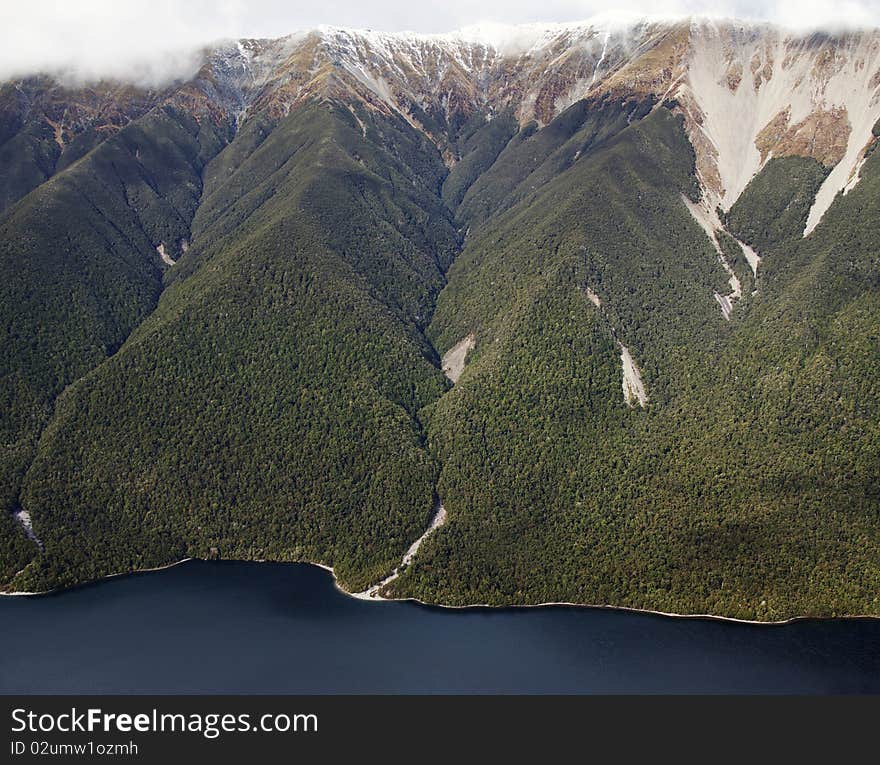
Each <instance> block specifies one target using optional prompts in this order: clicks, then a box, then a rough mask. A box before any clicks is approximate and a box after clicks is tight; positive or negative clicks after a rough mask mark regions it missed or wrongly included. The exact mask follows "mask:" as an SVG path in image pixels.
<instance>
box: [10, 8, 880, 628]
mask: <svg viewBox="0 0 880 765" xmlns="http://www.w3.org/2000/svg"><path fill="white" fill-rule="evenodd" d="M606 31H607V32H608V34H606V33H605V32H606ZM479 34H481V35H482V34H486V35H488V32H479ZM473 36H475V37H476V36H478V34H477V33H476V32H475V33H473ZM535 38H537V39H538V43H539V44H537V45H536V44H535V42H534V41H535ZM525 42H527V43H530V45H529V47H526V49H525V51H522V50H518V51H517V52H516V53H513V54H509V55H508V54H505V55H500V54H498V51H497V50H495V48H490V47H487V45H485V44H483V43H482V42H479V41H478V42H477V43H474V42H472V41H471V42H465V41H462V40H451V41H450V40H449V39H448V37H447V36H444V37H443V38H442V39H441V40H439V41H438V40H436V39H433V38H432V39H424V38H423V37H418V36H417V37H415V38H413V37H410V38H406V39H403V38H402V37H400V36H397V37H393V38H390V37H388V36H383V35H381V34H379V33H376V34H373V33H369V34H367V33H360V32H355V31H351V30H345V29H340V28H327V29H326V30H325V32H322V33H320V34H318V33H304V34H301V35H295V36H292V37H289V38H283V39H281V40H275V41H260V40H243V41H237V42H230V43H228V44H226V45H224V46H220V47H217V48H214V49H212V50H211V51H209V52H208V53H207V55H206V59H205V61H204V62H203V65H202V67H201V68H200V70H199V72H198V73H197V74H196V76H194V77H193V78H191V79H190V80H187V81H185V82H182V83H179V84H177V85H175V86H173V87H169V88H167V89H165V90H162V91H155V92H152V91H151V92H150V93H149V94H144V93H141V92H140V91H137V90H135V91H134V93H133V94H132V93H131V92H127V93H126V94H123V96H124V97H120V98H119V99H118V101H117V100H115V99H116V97H115V96H114V93H115V92H116V91H114V89H113V88H112V87H110V86H109V85H105V86H102V88H98V89H95V88H92V91H91V92H87V91H82V92H79V91H70V92H68V91H62V90H59V88H60V86H59V85H58V84H57V83H54V82H53V81H50V80H40V81H37V80H34V81H28V83H25V85H27V87H29V88H31V92H32V93H34V94H35V96H34V97H32V98H31V99H30V104H31V107H30V111H28V110H27V109H23V108H22V102H21V99H20V98H19V94H20V92H21V91H19V90H17V89H16V83H13V84H6V85H4V86H3V88H4V90H2V91H0V94H3V95H4V99H0V105H2V107H0V108H3V109H5V111H4V112H3V114H4V115H6V117H5V118H4V119H5V121H3V122H2V123H0V124H3V125H7V126H10V128H9V129H8V130H7V132H6V133H5V134H4V136H6V140H5V141H4V142H3V145H2V146H0V151H2V150H3V149H4V148H6V147H10V152H9V156H11V157H13V158H14V159H15V162H16V163H18V164H15V163H11V164H10V165H8V166H6V167H5V168H4V172H2V173H0V178H2V180H3V182H4V183H7V188H8V189H9V190H10V192H9V200H10V201H9V203H8V207H7V209H6V210H5V211H4V212H2V213H0V265H2V268H3V278H2V279H0V285H2V290H3V292H4V294H3V301H2V305H3V310H4V313H3V316H2V319H3V321H2V325H3V326H4V327H5V329H6V338H5V342H4V344H3V353H4V355H3V356H2V362H3V366H2V368H0V372H2V374H0V382H2V387H0V396H2V398H0V400H2V401H3V403H4V404H5V406H4V417H3V420H2V425H3V431H2V433H3V439H2V442H0V456H2V461H0V468H2V471H3V472H2V490H3V494H2V496H3V502H4V506H5V507H6V509H7V510H9V511H10V512H8V513H3V514H2V516H3V517H2V521H0V544H2V549H3V550H4V551H5V556H4V558H3V559H2V560H0V564H2V566H0V576H2V586H3V587H5V588H10V587H14V588H17V589H47V588H50V587H53V586H58V585H59V584H60V585H66V584H73V583H76V582H78V581H83V580H87V579H90V578H94V577H96V576H101V575H104V574H107V573H115V572H118V571H120V570H125V569H127V568H128V569H133V568H144V567H154V566H159V565H163V564H164V563H167V562H169V561H171V560H175V559H178V558H180V557H185V556H195V557H206V558H210V557H238V558H259V559H273V560H309V561H317V562H321V563H323V564H327V565H332V566H333V567H334V569H335V570H336V572H337V574H338V575H339V577H340V580H341V581H342V582H343V584H344V585H345V586H347V587H350V588H353V589H362V588H364V587H367V586H369V585H371V584H372V583H374V582H377V581H381V580H382V579H383V578H384V577H385V576H386V575H387V574H388V572H389V571H391V570H392V569H393V568H394V567H396V566H398V565H399V561H400V560H401V556H402V555H404V553H405V551H406V550H407V548H408V547H409V546H410V545H411V544H412V541H413V540H414V539H416V538H418V537H419V535H420V534H421V533H422V532H423V531H424V528H425V526H426V525H427V523H428V522H429V519H430V515H431V511H432V509H433V508H434V507H435V505H436V503H437V501H438V500H440V499H442V502H443V506H444V507H445V508H446V509H447V511H448V522H447V523H446V524H444V526H443V527H442V528H440V529H438V530H437V531H436V533H435V534H432V535H431V538H430V539H426V540H425V544H424V545H423V546H422V548H420V551H419V555H418V556H417V557H416V558H415V559H414V560H413V561H412V562H411V565H409V566H407V567H406V568H405V569H404V570H402V571H401V575H400V577H399V578H397V579H395V580H394V581H393V582H391V583H389V585H388V586H387V587H386V588H385V594H388V595H394V596H416V597H419V598H420V599H424V600H431V599H434V600H439V601H441V602H446V603H466V602H491V603H495V604H502V603H514V602H547V601H581V602H590V603H594V602H607V603H611V604H619V605H625V606H630V607H646V608H655V609H657V610H665V611H678V612H682V613H685V612H688V611H693V612H697V613H705V612H717V613H723V614H727V615H731V616H737V617H742V618H758V619H766V620H777V619H779V618H784V617H787V616H790V615H793V614H794V615H803V614H817V615H829V614H834V613H855V612H859V611H861V612H876V611H877V608H878V606H877V599H876V592H877V588H876V587H875V586H874V585H875V583H876V582H877V581H878V576H880V573H878V572H880V565H878V560H877V550H878V546H877V545H876V544H873V543H872V540H873V541H876V539H877V529H878V520H877V517H876V508H877V502H876V497H877V496H880V495H877V494H876V491H877V489H876V475H875V474H874V473H872V468H871V465H872V464H873V463H872V461H874V462H875V460H874V458H875V457H876V454H877V452H876V448H875V445H876V444H875V442H876V423H877V421H878V418H877V417H876V416H875V414H876V410H877V400H878V396H877V391H876V386H875V385H874V383H873V377H872V375H871V374H870V373H869V371H868V370H869V369H870V364H869V361H868V360H869V359H870V358H871V354H872V353H874V352H875V350H876V342H877V339H876V326H877V321H876V316H877V306H876V300H875V298H874V296H873V292H872V290H874V289H875V287H876V285H877V268H876V257H877V255H876V241H877V238H876V237H875V236H874V232H875V224H874V221H875V220H876V205H877V196H878V195H877V162H878V157H880V155H878V154H877V152H872V149H873V148H874V147H875V146H876V139H877V133H878V132H880V131H878V130H877V128H876V121H875V123H874V124H871V125H870V126H869V127H866V126H867V125H868V123H870V122H871V120H872V119H873V118H874V113H875V110H876V108H877V87H876V86H875V85H874V84H873V83H874V79H875V77H877V76H876V69H875V66H876V65H877V62H878V58H877V52H878V36H877V33H876V31H874V32H870V33H852V34H849V33H848V35H844V36H840V37H829V36H827V35H813V36H803V35H801V36H798V37H788V36H786V35H783V34H782V33H780V32H779V31H778V30H775V29H773V28H771V27H767V26H766V25H764V26H760V27H748V26H744V25H739V26H737V25H730V24H727V25H725V24H717V23H703V22H690V21H689V22H686V23H679V24H677V25H668V24H667V25H662V24H661V25H657V24H654V23H653V22H652V23H649V22H639V23H637V24H636V25H635V26H634V27H631V28H630V27H627V28H626V29H624V30H623V31H621V30H618V31H617V32H614V31H609V30H603V29H601V28H593V27H590V28H586V27H583V26H578V25H573V26H566V27H565V28H562V29H559V28H553V29H552V30H551V33H548V34H545V33H544V32H542V31H541V30H540V29H536V30H532V37H531V38H529V39H528V40H526V41H525ZM524 44H525V43H523V45H524ZM877 79H878V84H880V77H877ZM18 85H22V83H18ZM53 89H54V90H53ZM59 93H60V94H61V95H60V96H59ZM59 97H60V98H61V102H62V105H61V108H60V109H59V103H58V99H59ZM64 99H68V100H69V101H70V104H71V107H72V108H71V109H70V112H69V113H70V114H71V115H78V114H82V115H85V116H84V117H83V118H81V119H76V120H70V121H62V120H59V119H58V117H59V116H63V115H64V113H65V108H64V106H63V102H64ZM95 99H97V100H98V101H101V99H104V100H105V101H102V102H101V103H105V102H106V103H105V105H104V106H102V107H101V108H99V109H96V110H88V109H84V108H80V109H77V108H73V107H76V106H77V105H78V104H81V103H82V104H86V105H88V104H89V103H92V102H93V101H94V100H95ZM129 103H130V104H132V106H131V108H129V107H128V106H126V104H129ZM114 105H115V106H114ZM115 107H119V108H115ZM114 109H115V110H114ZM108 115H109V116H108ZM47 120H49V121H47ZM52 123H54V124H52ZM58 126H61V134H60V137H61V139H62V143H64V144H65V145H72V144H74V143H75V142H76V141H77V140H78V136H80V135H88V136H93V135H94V136H95V143H94V145H92V144H91V143H89V142H88V141H87V140H86V139H81V140H84V141H86V144H85V145H84V147H83V154H82V156H80V157H77V158H76V159H74V158H73V155H71V158H70V159H71V161H70V162H67V160H66V159H63V157H64V147H63V146H61V145H60V144H59V142H58V140H57V139H58V136H59V133H58V129H59V127H58ZM65 131H67V132H65ZM90 131H91V132H90ZM866 131H867V135H868V137H867V138H866V137H865V133H866ZM863 139H864V140H863ZM10 142H12V143H10ZM19 146H29V147H32V148H33V151H31V152H22V151H19V150H18V148H17V147H19ZM53 147H54V148H53ZM59 152H60V154H59ZM45 157H48V158H49V160H50V161H48V162H43V159H44V158H45ZM38 160H39V161H38ZM40 162H42V163H43V164H40ZM835 173H836V175H835ZM862 173H864V176H865V177H864V179H863V180H859V179H860V177H861V174H862ZM10 178H13V179H15V178H29V179H31V182H33V183H36V186H34V187H33V188H30V189H29V188H27V183H19V182H18V181H14V182H12V181H9V179H10ZM840 184H844V186H843V188H844V189H846V194H839V193H837V192H838V189H839V187H840ZM832 191H833V192H834V193H833V194H832V193H830V192H832ZM15 193H19V198H18V199H17V200H16V199H12V197H13V196H14V195H15ZM817 200H819V201H818V202H817ZM817 205H818V206H817ZM822 205H827V207H826V209H824V211H822V214H819V211H820V210H821V207H822ZM825 213H827V215H826V214H825ZM814 218H815V219H816V221H817V225H816V226H815V229H814V230H813V231H812V233H810V235H809V236H807V237H804V236H803V234H804V232H805V229H806V228H807V227H808V226H809V224H810V223H811V221H812V220H813V219H814ZM788 338H790V340H789V339H788ZM454 348H457V349H458V353H459V356H458V357H456V361H455V364H450V363H448V362H449V359H448V358H447V357H446V352H447V351H449V350H450V349H454ZM443 369H446V370H447V371H451V372H452V373H451V374H450V375H449V378H450V379H449V380H447V379H446V378H445V377H444V374H443V371H442V370H443ZM453 377H454V380H453V379H452V378H453ZM453 382H454V385H453ZM807 392H809V395H808V394H807ZM770 447H772V448H770ZM25 514H27V515H25ZM25 517H27V518H30V520H31V523H32V526H33V531H34V532H35V533H36V534H37V535H38V537H39V539H40V540H41V542H42V543H43V547H42V548H39V549H38V548H37V547H36V546H34V545H33V544H32V543H31V542H29V540H28V538H27V536H26V535H25V534H24V532H23V531H22V529H21V526H20V523H19V524H18V525H16V519H19V520H20V519H21V518H25Z"/></svg>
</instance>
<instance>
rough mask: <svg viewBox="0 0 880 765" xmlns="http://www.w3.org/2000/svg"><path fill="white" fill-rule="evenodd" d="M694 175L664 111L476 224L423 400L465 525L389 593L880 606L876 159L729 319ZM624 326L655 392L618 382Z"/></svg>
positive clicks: (675, 606) (443, 305)
mask: <svg viewBox="0 0 880 765" xmlns="http://www.w3.org/2000/svg"><path fill="white" fill-rule="evenodd" d="M691 169H692V163H691V159H690V157H689V154H688V152H687V151H686V150H685V147H684V146H683V139H682V136H681V132H680V130H679V129H678V128H677V126H676V125H675V123H674V120H673V119H672V118H671V117H669V116H667V115H666V114H665V112H663V111H658V112H656V113H654V114H652V115H651V117H649V118H648V119H646V120H644V121H643V122H642V123H640V124H638V125H633V126H632V127H630V128H629V129H627V130H626V131H624V132H623V133H621V134H620V135H619V136H618V137H617V138H616V139H613V140H612V141H610V142H609V143H608V145H607V146H606V147H604V148H603V149H602V150H599V151H597V152H595V153H594V154H593V155H592V156H591V157H590V158H589V160H588V161H587V162H585V163H584V164H583V165H581V166H580V167H579V168H578V169H577V170H570V171H568V172H567V173H563V174H562V175H560V176H559V177H558V178H557V179H556V180H554V181H553V182H551V183H549V184H548V185H547V186H546V187H545V188H544V189H543V190H542V191H541V192H539V193H538V194H536V195H535V196H534V197H532V198H530V199H527V200H525V201H523V202H522V203H520V204H519V205H517V206H516V207H515V208H513V209H512V210H510V211H509V212H508V213H506V214H505V215H503V216H501V217H499V218H498V219H496V221H494V222H493V223H490V224H489V225H488V226H487V227H486V228H485V229H484V230H483V231H484V233H483V234H482V235H481V236H479V237H474V238H472V239H471V240H469V243H468V246H467V247H466V248H465V251H464V252H463V254H462V255H461V256H460V257H459V259H458V260H457V261H456V263H455V265H454V266H453V268H452V269H451V270H450V274H449V286H448V287H447V289H446V290H445V291H444V292H443V293H442V294H441V297H440V301H439V303H438V308H437V312H436V314H435V317H434V321H433V323H432V326H431V328H430V334H431V336H432V337H435V338H437V344H438V347H439V348H441V349H443V348H446V347H448V346H449V345H450V344H451V343H453V342H455V341H456V340H457V339H458V338H460V337H461V336H463V335H464V334H465V333H466V332H467V331H470V330H474V331H476V333H477V338H478V339H477V347H476V349H475V351H474V352H473V354H472V358H471V360H470V361H469V363H468V366H467V367H466V369H465V372H464V374H463V375H462V377H461V379H460V380H459V382H458V384H457V385H456V387H455V389H454V390H453V391H452V392H451V393H449V394H448V395H447V396H445V397H443V398H442V399H441V400H440V401H439V402H438V403H437V404H434V405H432V406H431V407H430V408H429V409H428V410H427V411H426V413H425V416H426V419H427V421H428V423H429V426H428V431H429V435H430V440H431V445H432V447H433V449H434V450H435V451H436V453H437V454H438V457H439V459H440V462H441V465H442V470H441V477H440V483H439V494H440V496H442V497H443V500H444V504H445V506H446V509H447V511H448V513H449V522H448V524H447V526H446V527H445V528H444V529H443V531H442V532H441V533H439V534H437V535H436V536H434V537H432V538H430V539H429V540H428V541H427V542H426V543H425V545H424V546H423V548H422V550H421V551H420V553H419V556H418V558H416V560H415V561H414V564H413V565H412V566H411V567H409V568H408V569H407V571H406V572H405V574H404V575H403V576H402V577H401V578H400V579H398V580H397V581H396V582H395V583H394V585H393V591H394V593H395V594H398V595H413V596H417V597H420V598H424V599H426V600H436V601H440V602H444V603H469V602H488V603H494V604H504V603H515V602H524V603H538V602H547V601H574V602H584V603H613V604H618V605H625V606H632V607H637V608H651V609H659V610H665V611H674V612H697V613H720V614H726V615H730V616H736V617H741V618H752V619H780V618H786V617H789V616H793V615H797V614H816V615H831V614H846V613H880V599H878V592H880V545H878V541H880V513H878V508H880V502H878V499H880V491H878V475H877V470H876V466H877V464H878V457H880V427H878V422H880V417H878V415H880V412H878V402H880V388H878V383H877V382H876V376H875V375H874V374H873V373H872V371H871V368H872V365H873V363H875V362H876V360H877V359H878V358H880V337H878V333H877V327H878V326H880V323H878V320H880V314H878V305H880V303H878V300H877V297H876V296H877V295H878V294H880V291H878V289H877V286H878V283H877V280H878V273H880V270H878V267H877V265H878V261H877V242H880V238H878V236H877V234H878V233H880V232H878V231H877V230H876V226H877V223H876V222H877V221H878V220H880V215H878V212H880V211H878V210H877V207H878V204H880V167H878V166H877V164H876V160H875V161H874V164H871V165H869V166H866V167H865V170H864V171H863V181H862V183H861V184H859V186H858V187H856V190H855V191H853V192H851V193H850V194H849V195H847V196H846V197H843V198H841V199H839V200H838V202H837V203H836V205H835V207H834V208H833V209H832V211H830V212H829V214H828V215H827V217H826V220H825V221H824V222H823V224H822V225H821V226H820V227H819V228H818V229H817V230H816V232H815V234H814V235H813V236H812V237H811V238H810V239H809V240H800V238H799V237H798V239H797V240H795V243H794V244H791V245H787V247H788V249H787V250H786V251H784V252H783V251H779V252H776V251H771V252H770V253H769V256H770V258H769V259H770V260H771V261H779V262H782V263H786V264H788V267H787V268H786V269H785V270H780V269H777V268H774V269H771V270H770V271H769V273H768V274H767V275H765V276H762V287H761V292H760V293H759V295H758V296H757V297H755V298H752V299H750V300H748V301H746V302H744V303H740V304H739V306H738V307H737V308H736V309H735V310H734V317H733V321H732V322H730V323H729V324H728V323H727V322H725V321H724V320H723V319H722V317H721V314H720V312H719V311H718V310H717V306H713V305H712V301H711V289H712V287H713V281H712V274H711V273H709V271H708V270H707V269H708V268H709V267H710V266H711V264H713V262H714V259H713V256H712V252H711V250H710V248H709V246H708V240H705V237H704V236H703V235H702V233H701V231H700V230H699V229H698V228H697V226H696V224H695V223H694V222H693V221H691V220H689V219H688V218H687V213H686V211H685V210H684V207H683V205H680V204H678V205H677V204H676V200H677V199H678V197H679V195H680V194H681V193H687V191H688V188H687V184H688V182H689V181H688V178H689V173H690V171H691ZM575 173H577V174H576V175H575ZM593 195H595V200H596V201H593ZM599 199H606V200H607V203H605V204H603V205H601V206H600V205H599V204H598V200H599ZM854 219H855V220H857V221H858V223H856V224H855V225H854V224H853V220H854ZM652 237H656V238H652ZM701 237H702V238H701ZM725 241H726V240H724V239H722V242H723V243H724V242H725ZM731 241H732V240H731ZM728 244H729V243H728ZM844 253H846V254H845V255H844ZM741 265H742V264H741ZM716 268H717V266H716ZM719 270H720V269H719ZM739 270H740V271H741V270H742V268H740V269H739ZM721 278H723V273H722V274H721ZM581 284H586V285H588V286H590V287H591V288H592V289H593V290H594V291H595V292H596V293H597V294H598V295H599V296H600V297H601V299H602V308H601V311H600V312H597V311H595V309H594V308H593V306H592V304H591V303H590V302H588V300H587V299H586V297H585V296H583V295H582V294H581V292H580V290H579V287H580V285H581ZM673 296H675V297H676V299H673ZM598 317H601V320H600V319H599V318H598ZM612 328H613V329H614V330H615V332H616V336H617V337H618V338H619V339H620V340H622V341H623V342H624V343H625V344H626V345H627V346H628V347H629V348H630V350H631V351H632V354H633V357H634V359H635V360H636V362H637V363H638V364H639V365H640V366H641V368H642V374H643V377H644V379H645V384H646V387H647V391H648V395H649V403H648V406H647V408H646V409H644V410H642V409H640V408H635V409H631V408H629V407H627V406H626V405H625V404H624V402H623V397H622V395H621V390H620V387H619V386H620V382H619V380H620V374H621V371H620V362H619V360H618V359H617V352H616V349H615V348H614V346H613V344H612V342H611V337H610V334H609V332H610V330H611V329H612ZM872 359H873V361H871V360H872Z"/></svg>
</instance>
